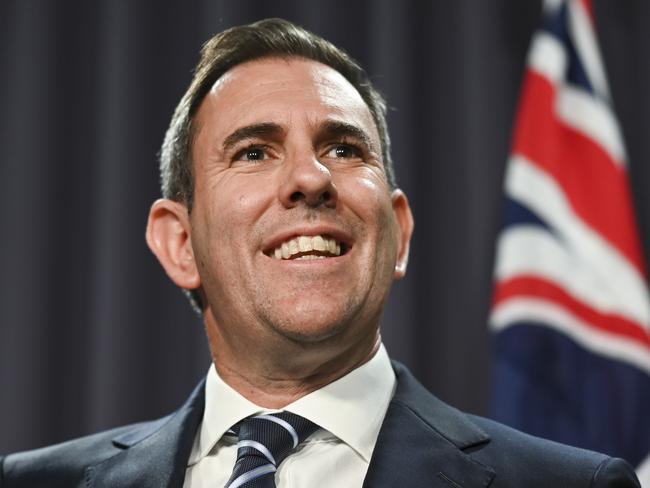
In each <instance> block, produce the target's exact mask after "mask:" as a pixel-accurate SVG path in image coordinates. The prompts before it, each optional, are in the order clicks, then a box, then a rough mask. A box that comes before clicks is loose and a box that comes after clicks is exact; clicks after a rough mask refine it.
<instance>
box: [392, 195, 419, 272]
mask: <svg viewBox="0 0 650 488" xmlns="http://www.w3.org/2000/svg"><path fill="white" fill-rule="evenodd" d="M391 200H392V202H393V212H394V213H395V221H396V224H397V225H396V232H397V256H396V260H395V275H394V276H395V279H397V280H399V279H401V278H403V277H404V275H406V266H407V264H408V260H409V246H410V243H411V236H412V235H413V227H414V222H413V214H412V213H411V206H410V205H409V201H408V198H406V195H405V194H404V192H403V191H402V190H400V189H396V190H393V193H392V195H391Z"/></svg>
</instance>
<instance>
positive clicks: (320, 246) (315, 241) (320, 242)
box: [311, 236, 327, 251]
mask: <svg viewBox="0 0 650 488" xmlns="http://www.w3.org/2000/svg"><path fill="white" fill-rule="evenodd" d="M311 244H312V246H314V249H315V250H316V251H327V243H326V242H325V239H323V238H322V237H321V236H314V237H313V238H312V240H311Z"/></svg>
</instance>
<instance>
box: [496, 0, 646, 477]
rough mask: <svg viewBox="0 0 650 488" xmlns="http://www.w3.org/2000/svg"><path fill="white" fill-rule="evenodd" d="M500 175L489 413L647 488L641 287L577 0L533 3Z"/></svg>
mask: <svg viewBox="0 0 650 488" xmlns="http://www.w3.org/2000/svg"><path fill="white" fill-rule="evenodd" d="M544 18H545V21H544V24H543V26H542V27H541V28H540V29H539V30H538V31H537V32H536V33H535V34H534V36H533V40H532V45H531V49H530V53H529V57H528V63H527V71H526V74H525V79H524V84H523V92H522V94H521V100H520V107H519V112H518V116H517V121H516V125H515V134H514V139H513V147H512V153H511V157H510V160H509V162H508V168H507V171H506V178H505V185H504V186H505V190H504V191H505V197H506V216H505V225H504V228H503V230H502V231H501V233H500V236H499V239H498V242H497V257H496V264H495V290H494V299H493V304H492V310H491V316H490V327H491V330H492V332H493V334H494V340H495V378H494V396H493V403H492V416H493V417H494V418H496V419H497V420H499V421H501V422H503V423H506V424H509V425H512V426H513V427H516V428H518V429H520V430H523V431H526V432H529V433H531V434H534V435H538V436H541V437H546V438H549V439H553V440H557V441H559V442H563V443H566V444H571V445H575V446H580V447H585V448H588V449H593V450H597V451H601V452H605V453H608V454H610V455H614V456H618V457H622V458H624V459H626V460H627V461H629V462H630V463H632V464H633V465H635V466H636V467H637V473H638V474H639V478H640V479H641V481H642V483H644V485H646V486H649V487H650V457H649V456H650V298H649V290H648V276H647V268H646V263H645V260H644V257H643V251H642V247H641V244H640V239H639V234H638V231H637V227H636V222H635V215H634V209H633V206H632V198H631V191H630V185H629V180H628V174H627V157H626V151H625V147H624V144H623V138H622V135H621V131H620V128H619V125H618V122H617V120H616V117H615V115H614V113H613V110H612V103H611V99H610V95H609V89H608V85H607V80H606V76H605V71H604V68H603V63H602V60H601V56H600V54H599V49H598V44H597V40H596V36H595V31H594V12H593V9H592V5H591V1H590V0H566V1H563V0H555V1H547V2H546V3H545V5H544Z"/></svg>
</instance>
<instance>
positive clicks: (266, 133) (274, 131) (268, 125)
mask: <svg viewBox="0 0 650 488" xmlns="http://www.w3.org/2000/svg"><path fill="white" fill-rule="evenodd" d="M284 133H285V130H284V129H283V128H282V126H280V125H278V124H274V123H272V122H262V123H259V124H251V125H247V126H244V127H240V128H239V129H237V130H235V131H234V132H233V133H232V134H230V135H229V136H228V137H226V138H225V139H224V141H223V150H224V152H225V151H228V150H229V149H231V148H232V147H233V146H234V145H236V144H238V143H239V142H241V141H244V140H246V139H255V138H258V137H259V138H277V137H279V136H281V135H283V134H284Z"/></svg>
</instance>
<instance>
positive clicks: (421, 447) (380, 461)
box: [85, 362, 494, 488]
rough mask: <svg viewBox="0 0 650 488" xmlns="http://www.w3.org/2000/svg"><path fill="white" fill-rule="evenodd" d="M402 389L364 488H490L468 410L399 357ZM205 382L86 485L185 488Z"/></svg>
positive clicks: (126, 441) (127, 438) (483, 439)
mask: <svg viewBox="0 0 650 488" xmlns="http://www.w3.org/2000/svg"><path fill="white" fill-rule="evenodd" d="M393 368H394V369H395V373H396V375H397V389H396V391H395V396H394V397H393V400H392V401H391V403H390V405H389V407H388V411H387V412H386V417H385V419H384V422H383V424H382V428H381V431H380V433H379V438H378V439H377V444H376V445H375V450H374V452H373V455H372V459H371V461H370V466H369V468H368V473H367V475H366V479H365V481H364V484H363V486H364V488H382V487H386V488H388V487H395V486H400V487H403V488H407V487H411V486H427V487H432V488H435V487H440V488H450V487H456V488H458V487H464V486H466V487H472V488H474V487H477V488H479V487H484V486H487V485H488V484H489V483H490V482H491V480H492V478H493V477H494V471H493V470H492V469H491V468H489V467H487V466H484V465H482V464H480V463H478V462H477V461H474V460H473V459H472V458H471V457H470V455H469V454H466V452H464V451H467V450H469V449H470V448H474V447H478V446H480V445H482V444H485V443H487V442H489V437H488V435H487V434H486V433H485V432H483V431H482V430H481V429H480V428H478V427H477V426H476V425H475V424H473V423H472V422H471V421H470V420H469V419H468V418H467V417H466V416H465V415H464V414H463V413H461V412H459V411H458V410H456V409H454V408H452V407H450V406H448V405H446V404H445V403H443V402H441V401H440V400H438V399H437V398H436V397H435V396H433V395H431V394H430V393H429V392H428V391H427V390H426V389H425V388H424V387H423V386H422V385H421V384H420V383H418V382H417V380H416V379H415V378H414V377H413V376H412V375H411V373H410V372H409V371H408V370H407V369H406V368H405V367H404V366H402V365H401V364H399V363H397V362H393ZM204 388H205V382H201V383H200V384H199V385H198V386H197V387H196V389H195V390H194V392H193V393H192V395H191V396H190V397H189V399H188V400H187V402H186V403H185V404H184V405H183V406H182V407H181V408H180V409H179V410H177V411H176V412H175V413H174V414H172V415H170V416H168V417H165V418H162V419H160V420H157V421H155V422H149V423H145V424H142V425H141V426H137V427H135V428H134V429H132V430H130V431H128V432H127V433H126V434H122V435H120V436H118V437H115V438H114V439H113V444H114V445H115V446H116V447H118V448H120V449H122V450H121V451H119V452H118V453H117V454H116V455H115V456H112V457H110V458H108V459H106V460H104V461H103V462H101V463H99V464H96V465H92V466H90V467H88V468H87V469H86V473H85V480H86V486H87V487H88V488H91V487H102V486H111V487H114V488H126V487H138V488H161V487H167V488H181V487H182V486H183V481H184V478H185V468H186V466H187V460H188V459H189V456H190V451H191V449H192V443H193V441H194V436H195V434H196V430H197V428H198V426H199V423H200V421H201V418H202V416H203V407H204V396H205V395H204Z"/></svg>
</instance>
